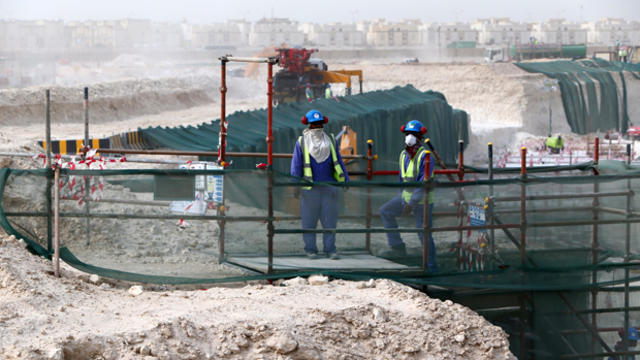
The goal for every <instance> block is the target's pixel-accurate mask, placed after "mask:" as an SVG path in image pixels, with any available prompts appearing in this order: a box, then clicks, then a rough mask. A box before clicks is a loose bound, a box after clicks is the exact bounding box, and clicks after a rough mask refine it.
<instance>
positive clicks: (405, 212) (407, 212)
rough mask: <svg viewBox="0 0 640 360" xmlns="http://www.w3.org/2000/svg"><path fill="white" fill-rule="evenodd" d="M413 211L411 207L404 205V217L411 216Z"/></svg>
mask: <svg viewBox="0 0 640 360" xmlns="http://www.w3.org/2000/svg"><path fill="white" fill-rule="evenodd" d="M411 210H413V208H412V207H411V205H409V204H404V206H403V207H402V216H407V215H410V214H411Z"/></svg>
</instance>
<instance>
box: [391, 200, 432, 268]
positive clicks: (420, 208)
mask: <svg viewBox="0 0 640 360" xmlns="http://www.w3.org/2000/svg"><path fill="white" fill-rule="evenodd" d="M404 204H405V202H404V200H403V199H402V195H400V194H398V195H397V196H396V197H394V198H393V199H391V200H389V201H387V203H385V204H384V205H382V206H381V207H380V217H381V218H382V224H383V226H384V227H385V229H397V228H398V222H397V221H396V217H398V216H400V215H402V208H403V207H404ZM411 212H412V214H413V219H414V220H415V224H416V227H417V228H422V219H423V217H424V205H423V204H417V205H415V206H412V211H411ZM429 214H433V204H429ZM429 227H433V216H429ZM418 239H419V240H420V244H422V232H419V233H418ZM387 242H388V243H389V246H393V247H395V246H400V245H404V242H403V241H402V238H401V237H400V234H399V233H397V232H389V233H387ZM428 246H429V258H428V259H427V267H428V268H429V271H433V272H436V271H437V270H438V266H437V264H436V246H435V243H434V242H433V236H432V235H431V234H429V244H428Z"/></svg>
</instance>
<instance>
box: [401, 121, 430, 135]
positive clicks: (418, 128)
mask: <svg viewBox="0 0 640 360" xmlns="http://www.w3.org/2000/svg"><path fill="white" fill-rule="evenodd" d="M400 131H402V132H403V133H406V132H415V133H421V134H424V133H426V132H427V129H426V128H425V127H424V126H423V125H422V123H421V122H420V121H418V120H411V121H409V122H408V123H407V125H403V126H402V127H401V128H400Z"/></svg>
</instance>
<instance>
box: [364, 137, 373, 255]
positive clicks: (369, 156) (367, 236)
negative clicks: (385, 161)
mask: <svg viewBox="0 0 640 360" xmlns="http://www.w3.org/2000/svg"><path fill="white" fill-rule="evenodd" d="M372 179H373V140H371V139H369V140H367V181H371V180H372ZM371 213H372V211H371V187H370V186H368V187H367V209H366V214H367V215H366V219H365V225H366V228H367V229H369V228H371ZM365 248H366V249H367V252H368V253H371V233H370V232H367V233H366V234H365Z"/></svg>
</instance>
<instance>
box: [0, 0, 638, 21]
mask: <svg viewBox="0 0 640 360" xmlns="http://www.w3.org/2000/svg"><path fill="white" fill-rule="evenodd" d="M271 16H274V17H287V18H290V19H295V20H299V21H305V22H319V23H324V22H331V21H342V22H350V21H353V20H369V19H374V18H386V19H388V20H400V19H403V18H418V19H421V20H423V21H429V22H432V21H434V22H449V21H456V20H459V21H470V20H473V19H475V18H478V17H491V16H493V17H511V18H512V19H514V20H518V21H539V20H544V19H548V18H558V17H561V18H566V19H569V20H573V21H577V20H597V19H599V18H602V17H622V18H625V19H627V20H640V0H490V1H480V0H476V1H474V0H438V1H434V0H315V1H314V0H226V1H220V0H209V1H206V0H179V1H178V0H171V1H169V0H156V1H153V0H106V1H105V0H101V1H96V0H83V1H81V0H0V19H63V20H83V19H117V18H126V17H129V18H143V19H151V20H157V21H171V22H179V21H181V20H183V19H184V20H187V21H189V22H194V23H211V22H223V21H224V20H226V19H239V18H245V19H247V20H257V19H260V18H262V17H271Z"/></svg>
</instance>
